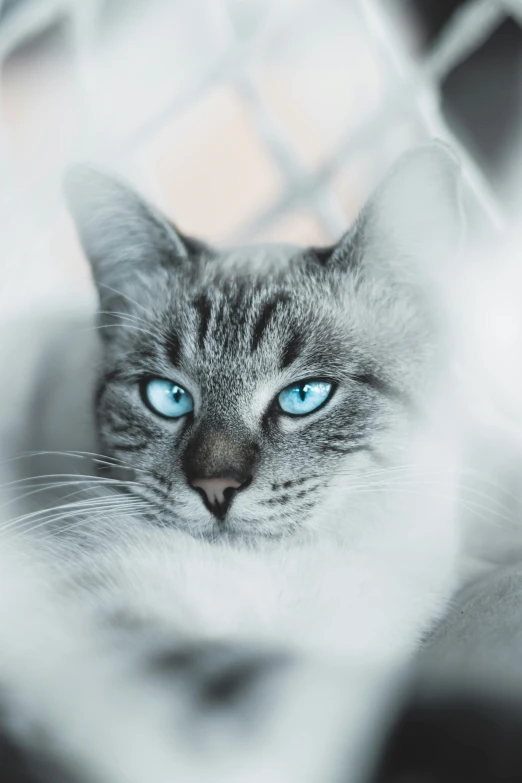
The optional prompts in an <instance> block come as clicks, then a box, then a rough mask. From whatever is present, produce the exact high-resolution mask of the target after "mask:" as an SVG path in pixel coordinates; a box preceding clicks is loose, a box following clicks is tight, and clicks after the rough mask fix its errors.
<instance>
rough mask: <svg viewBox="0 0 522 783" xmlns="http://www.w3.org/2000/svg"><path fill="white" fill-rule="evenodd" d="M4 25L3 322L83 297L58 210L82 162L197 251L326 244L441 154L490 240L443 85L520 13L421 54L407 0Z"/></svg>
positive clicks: (46, 5) (31, 5)
mask: <svg viewBox="0 0 522 783" xmlns="http://www.w3.org/2000/svg"><path fill="white" fill-rule="evenodd" d="M0 15H1V16H0V74H1V87H0V253H1V268H2V272H3V288H2V290H3V293H4V296H3V297H2V299H1V300H0V306H1V307H2V310H3V311H4V312H10V311H11V310H13V309H16V308H17V307H19V306H20V304H21V302H22V300H23V302H24V303H26V304H27V303H28V302H31V301H32V299H33V298H34V297H41V296H44V297H45V296H47V295H48V293H49V291H55V292H56V291H57V290H62V291H66V290H68V289H70V288H71V287H73V288H75V289H76V290H77V291H83V290H87V289H88V274H87V270H86V267H85V263H84V261H83V259H82V257H81V254H80V253H79V250H78V248H77V246H76V244H75V240H74V237H73V233H72V230H71V226H70V224H69V223H68V220H67V217H66V215H65V212H64V209H63V205H62V203H61V197H60V180H61V176H62V173H63V170H64V167H65V166H67V165H68V164H69V163H70V162H72V161H76V160H89V161H91V162H94V163H97V164H100V165H102V166H105V167H109V168H112V169H114V170H116V171H118V172H119V173H121V174H123V175H124V176H125V177H127V178H128V179H131V180H132V181H133V182H135V184H136V185H137V186H138V187H140V188H141V189H142V190H144V191H145V192H146V193H148V195H149V196H150V197H151V198H152V199H154V200H155V201H156V202H157V203H159V204H160V205H161V206H162V207H163V208H164V209H165V210H166V211H167V212H168V213H169V215H170V216H171V217H173V218H174V219H175V220H176V221H177V223H178V224H179V226H180V228H181V229H182V230H185V231H187V232H193V233H196V234H198V235H200V236H202V237H204V238H206V239H208V240H210V241H214V242H243V241H245V240H251V239H255V240H257V239H270V240H271V239H281V240H285V241H297V242H303V243H304V242H311V243H327V242H329V241H331V240H332V239H333V238H335V237H337V236H338V235H339V234H340V232H342V231H343V229H345V228H346V226H347V225H348V224H349V223H350V222H351V221H352V220H353V218H354V217H355V215H356V214H357V211H358V209H359V207H360V206H361V204H362V203H363V202H364V200H365V198H366V196H367V195H368V193H369V191H370V190H371V189H372V188H373V187H374V185H375V184H376V182H377V181H378V180H379V179H380V177H381V176H382V175H383V173H384V171H385V170H386V168H387V167H388V165H389V164H390V163H391V162H392V161H393V160H394V159H395V158H396V157H397V156H398V155H399V154H400V153H401V152H402V151H403V150H404V149H406V148H408V147H409V146H411V145H412V144H413V143H415V142H417V141H419V140H422V139H425V138H428V137H431V136H434V135H435V136H438V137H442V138H445V139H447V140H449V141H451V142H452V143H453V144H454V146H456V147H457V148H458V149H459V150H460V153H461V156H462V158H463V161H464V165H465V170H466V177H467V181H468V184H469V186H470V188H469V194H468V198H470V200H471V201H474V202H475V206H476V207H477V209H479V210H481V212H482V213H483V215H484V216H485V220H486V222H487V223H488V224H491V225H492V226H494V227H500V226H501V225H502V223H503V214H502V208H501V207H500V205H499V201H498V194H497V192H496V191H495V190H494V188H493V187H492V186H491V183H490V182H489V181H488V177H487V176H486V175H485V174H484V168H483V167H482V165H481V161H480V160H477V158H476V156H475V155H474V154H473V152H472V151H471V150H470V149H469V145H467V144H466V143H464V139H463V138H462V137H459V136H458V134H457V135H455V133H454V132H453V133H452V132H451V131H450V129H449V127H448V123H447V121H446V119H445V116H444V113H443V111H442V110H441V100H440V85H441V84H442V82H443V81H444V79H445V78H446V77H447V76H448V74H450V73H451V72H452V71H453V70H454V69H455V68H457V67H458V66H459V64H460V63H461V62H463V61H464V60H465V59H467V58H468V57H469V55H470V53H472V52H473V51H474V50H478V49H479V48H480V47H481V46H482V45H483V43H484V41H485V40H486V39H487V38H488V36H490V35H491V34H492V32H493V31H494V30H495V29H497V28H498V27H499V26H500V25H501V24H502V22H503V21H504V20H505V19H506V17H508V16H510V17H511V18H512V19H515V20H518V21H519V22H520V24H522V0H470V1H469V2H467V3H464V4H463V5H462V6H461V8H460V9H459V10H458V12H457V13H455V14H454V15H453V16H452V18H451V19H450V20H449V22H448V23H447V24H446V25H445V27H444V28H443V29H442V32H440V34H439V35H438V36H437V38H436V39H435V41H434V42H433V43H432V44H431V45H430V47H429V48H428V49H423V48H422V47H421V46H420V44H419V35H418V31H417V28H416V26H415V24H413V22H412V19H411V14H409V12H408V10H407V4H406V3H405V2H401V0H395V1H393V0H380V2H379V0H359V1H358V0H18V2H16V0H0ZM476 89H477V91H480V89H481V84H480V83H477V85H476ZM20 283H22V285H20Z"/></svg>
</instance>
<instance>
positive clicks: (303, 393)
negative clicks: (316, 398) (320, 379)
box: [299, 384, 308, 402]
mask: <svg viewBox="0 0 522 783" xmlns="http://www.w3.org/2000/svg"><path fill="white" fill-rule="evenodd" d="M307 394H308V384H306V385H305V384H303V385H302V386H300V387H299V396H300V397H301V400H303V402H304V398H305V397H306V395H307Z"/></svg>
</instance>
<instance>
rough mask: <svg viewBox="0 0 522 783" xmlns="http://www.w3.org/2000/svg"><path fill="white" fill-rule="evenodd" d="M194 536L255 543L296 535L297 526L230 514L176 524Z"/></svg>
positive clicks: (231, 541)
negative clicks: (274, 523) (220, 518)
mask: <svg viewBox="0 0 522 783" xmlns="http://www.w3.org/2000/svg"><path fill="white" fill-rule="evenodd" d="M176 527H177V528H178V529H180V530H182V531H183V532H184V533H188V534H189V535H191V536H192V537H193V538H200V539H205V540H207V541H219V542H229V543H231V544H235V545H237V544H241V543H247V544H249V545H253V544H255V542H256V541H267V540H268V541H280V540H282V539H285V538H289V537H293V536H294V535H295V528H293V527H289V528H288V527H286V526H284V527H282V526H274V525H269V524H267V523H263V522H260V521H259V520H249V519H248V518H244V517H240V516H239V515H230V517H228V516H227V517H226V518H225V519H223V520H219V521H218V520H216V519H215V518H214V517H212V516H211V515H209V517H205V518H203V517H202V518H200V519H199V520H197V521H196V520H194V522H192V523H191V524H190V525H179V524H178V525H176Z"/></svg>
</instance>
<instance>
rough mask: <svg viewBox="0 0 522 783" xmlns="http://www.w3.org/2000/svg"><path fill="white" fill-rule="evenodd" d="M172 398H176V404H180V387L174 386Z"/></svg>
mask: <svg viewBox="0 0 522 783" xmlns="http://www.w3.org/2000/svg"><path fill="white" fill-rule="evenodd" d="M172 396H173V397H174V402H179V401H180V400H181V389H180V388H179V386H174V389H173V390H172Z"/></svg>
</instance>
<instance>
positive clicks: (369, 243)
mask: <svg viewBox="0 0 522 783" xmlns="http://www.w3.org/2000/svg"><path fill="white" fill-rule="evenodd" d="M460 187H461V170H460V164H459V161H458V159H457V157H456V156H455V155H454V153H453V152H452V150H451V149H450V148H449V147H448V146H447V145H445V144H443V143H442V142H439V141H434V142H430V143H427V144H422V145H419V146H418V147H416V148H414V149H412V150H411V151H409V152H407V153H406V154H405V155H403V156H402V157H401V158H400V159H399V160H398V162H397V163H396V164H395V165H394V166H393V167H392V169H391V171H390V172H389V174H388V176H387V177H386V178H385V180H384V181H383V182H382V184H381V185H380V186H379V187H378V188H377V190H376V191H375V193H374V194H373V195H372V196H371V198H370V200H369V201H368V203H367V204H366V206H365V207H364V209H363V211H362V212H361V214H360V216H359V218H358V220H357V223H356V226H355V228H354V229H352V231H350V232H349V234H347V235H346V236H345V237H343V239H342V240H341V242H340V243H339V245H338V246H337V248H336V250H335V251H334V253H333V256H332V262H333V263H335V262H337V263H339V262H342V261H343V259H344V258H346V257H347V256H348V257H351V258H353V255H354V252H355V253H356V256H357V258H358V259H359V260H361V261H362V263H367V265H370V266H373V264H378V267H377V268H380V269H385V268H386V266H388V267H390V266H391V267H392V268H394V269H397V268H400V267H403V268H404V267H405V265H407V266H408V267H410V269H411V267H412V263H414V264H415V265H417V267H419V268H422V269H423V270H424V271H426V272H427V273H428V274H431V273H432V272H436V271H437V270H440V269H441V267H446V266H449V265H450V264H451V262H452V261H453V260H454V259H455V257H456V255H457V254H458V252H459V250H460V246H461V242H462V238H463V233H464V218H463V211H462V205H461V195H460ZM419 271H420V270H419Z"/></svg>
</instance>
